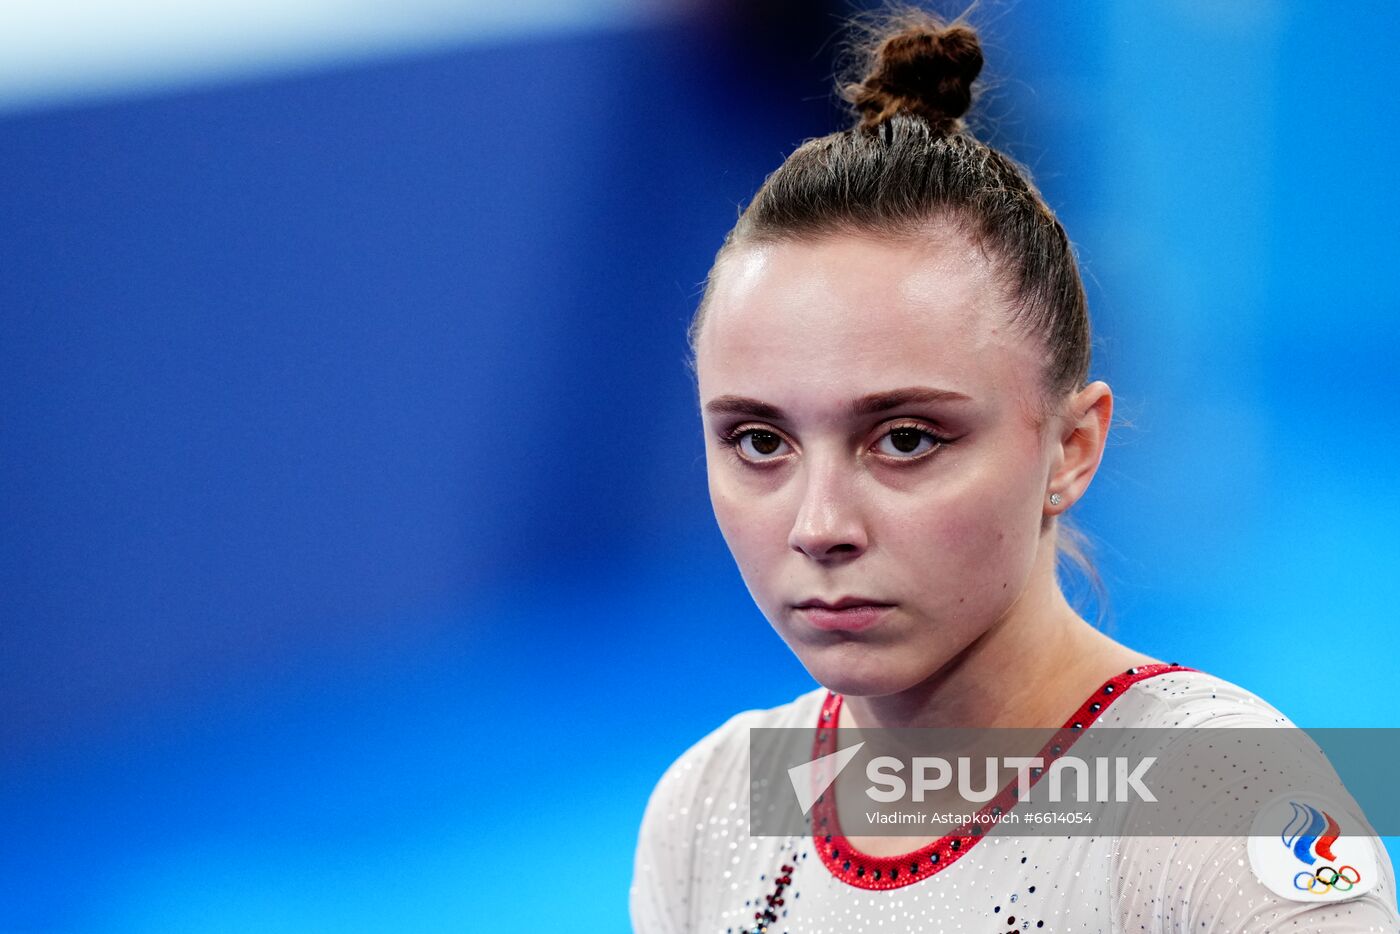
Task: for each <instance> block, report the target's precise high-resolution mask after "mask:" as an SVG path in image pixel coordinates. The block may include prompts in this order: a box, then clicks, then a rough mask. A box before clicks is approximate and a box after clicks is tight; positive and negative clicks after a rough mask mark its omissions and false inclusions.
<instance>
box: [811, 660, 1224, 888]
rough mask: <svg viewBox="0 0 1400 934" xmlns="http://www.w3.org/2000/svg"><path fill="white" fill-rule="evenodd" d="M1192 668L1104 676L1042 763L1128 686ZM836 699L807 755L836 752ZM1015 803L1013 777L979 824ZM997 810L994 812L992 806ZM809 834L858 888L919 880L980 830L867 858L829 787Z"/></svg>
mask: <svg viewBox="0 0 1400 934" xmlns="http://www.w3.org/2000/svg"><path fill="white" fill-rule="evenodd" d="M1195 670H1196V669H1194V668H1187V667H1185V666H1184V665H1174V664H1173V665H1161V664H1159V665H1143V666H1141V667H1138V668H1129V669H1128V670H1127V671H1125V672H1123V673H1122V674H1119V675H1114V676H1113V677H1112V678H1109V679H1108V680H1107V681H1105V682H1104V683H1103V684H1101V685H1100V686H1099V687H1098V689H1097V690H1095V691H1094V693H1093V694H1090V695H1089V697H1088V698H1087V699H1086V700H1085V701H1084V703H1082V704H1080V705H1079V709H1078V710H1076V711H1075V712H1074V714H1073V715H1072V716H1071V717H1070V718H1069V719H1068V720H1066V721H1065V725H1064V726H1062V727H1061V728H1060V729H1059V730H1058V731H1057V732H1056V733H1055V735H1054V736H1052V737H1051V738H1050V739H1049V740H1048V741H1047V742H1046V744H1045V746H1044V748H1042V749H1041V755H1042V756H1043V757H1044V758H1045V764H1046V767H1048V766H1049V764H1050V763H1051V762H1053V761H1055V759H1057V758H1059V757H1060V756H1062V755H1064V751H1065V750H1066V749H1068V748H1069V747H1070V746H1071V745H1073V744H1074V741H1075V740H1076V739H1078V738H1079V735H1080V731H1081V730H1083V729H1085V728H1087V727H1088V726H1089V725H1091V724H1092V723H1093V722H1094V721H1095V720H1097V719H1098V718H1099V717H1100V716H1102V715H1103V712H1104V711H1105V710H1107V709H1108V707H1109V705H1110V704H1112V703H1113V702H1114V701H1115V700H1117V699H1118V698H1119V697H1121V696H1122V695H1123V692H1124V691H1126V690H1127V689H1128V688H1129V687H1131V686H1132V685H1134V684H1137V683H1138V682H1139V681H1142V680H1145V679H1147V678H1152V677H1156V676H1157V675H1163V674H1167V673H1168V672H1173V671H1195ZM841 700H842V698H841V695H840V694H833V693H831V692H827V695H826V700H825V701H824V702H823V703H822V710H821V716H820V718H819V719H818V721H817V735H816V738H815V739H814V740H813V742H812V758H813V759H816V758H818V757H820V756H825V755H830V754H831V753H833V752H835V751H836V731H835V730H833V729H829V727H830V726H831V725H832V724H835V723H838V722H840V721H839V720H838V714H839V713H840V711H841ZM1056 745H1058V746H1059V747H1060V751H1059V752H1058V753H1057V752H1054V751H1053V748H1054V747H1055V746H1056ZM1015 805H1016V783H1015V782H1014V781H1013V782H1011V783H1010V784H1008V785H1007V786H1006V787H1005V788H1003V789H1001V791H999V792H998V793H997V795H996V797H994V798H992V800H990V801H988V802H987V803H986V804H985V805H983V806H982V808H981V809H980V810H979V811H978V814H984V815H988V817H990V819H991V823H990V824H987V825H985V826H991V825H992V824H995V823H996V822H997V820H998V819H999V817H1000V815H1001V814H1004V813H1006V812H1007V811H1009V810H1011V808H1013V807H1015ZM998 808H999V809H1000V810H997V809H998ZM812 834H813V840H814V843H815V846H816V850H817V855H818V856H820V857H821V861H822V863H824V864H825V865H826V868H827V869H828V870H830V871H831V874H832V875H833V876H835V877H836V878H837V879H839V880H841V881H842V882H845V883H847V884H849V885H853V886H855V887H856V888H861V889H897V888H900V887H902V886H906V885H910V884H912V883H914V882H918V881H919V880H920V879H927V878H928V877H929V876H932V875H934V874H935V873H938V872H940V871H941V870H943V869H944V868H945V867H947V866H950V865H952V864H953V863H954V862H956V861H957V860H958V859H959V858H960V857H961V856H962V855H963V854H965V853H966V852H967V851H968V850H970V849H972V848H973V847H974V846H975V845H976V844H977V842H978V841H979V840H981V839H982V835H981V834H948V835H947V836H944V837H939V838H938V839H937V840H935V841H933V842H932V843H930V844H928V845H926V846H923V847H920V848H919V849H917V850H913V851H911V852H908V853H903V854H900V855H897V856H872V855H870V854H868V853H862V852H861V851H860V850H857V849H856V848H855V847H854V846H852V845H851V842H850V841H849V840H847V839H846V837H845V836H843V835H842V833H841V823H840V821H839V820H838V819H837V815H836V809H835V795H834V794H832V790H831V789H827V792H826V793H824V794H823V795H821V797H819V798H817V802H816V805H815V806H814V807H813V808H812Z"/></svg>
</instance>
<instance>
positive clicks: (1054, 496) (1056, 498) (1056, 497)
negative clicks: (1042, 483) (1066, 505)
mask: <svg viewBox="0 0 1400 934" xmlns="http://www.w3.org/2000/svg"><path fill="white" fill-rule="evenodd" d="M1050 505H1051V506H1058V505H1060V494H1059V493H1051V494H1050Z"/></svg>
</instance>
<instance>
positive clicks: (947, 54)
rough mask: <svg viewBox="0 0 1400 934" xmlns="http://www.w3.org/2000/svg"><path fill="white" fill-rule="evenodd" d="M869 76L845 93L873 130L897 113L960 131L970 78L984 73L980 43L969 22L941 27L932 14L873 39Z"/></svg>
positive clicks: (968, 100) (969, 98)
mask: <svg viewBox="0 0 1400 934" xmlns="http://www.w3.org/2000/svg"><path fill="white" fill-rule="evenodd" d="M868 61H869V66H868V68H867V71H866V76H865V80H864V81H861V82H860V83H859V84H852V85H849V86H848V87H847V88H846V90H845V95H844V96H845V97H846V99H847V100H848V101H850V103H851V104H852V105H853V106H854V108H855V111H856V113H857V115H858V116H859V118H860V121H859V124H858V126H859V128H860V129H869V128H871V127H875V126H878V125H880V124H881V123H883V122H884V121H886V120H888V119H889V118H890V117H892V116H894V115H895V114H897V113H909V114H913V115H915V116H919V117H922V118H924V120H926V121H928V123H929V124H930V125H931V126H933V127H934V128H936V129H939V130H942V131H944V132H956V131H957V130H959V129H961V127H962V124H961V121H960V118H961V117H962V115H963V114H965V113H967V110H968V108H969V107H970V106H971V105H972V82H973V81H975V80H977V76H978V75H979V74H980V73H981V72H982V45H981V43H980V42H978V41H977V33H976V32H975V31H973V30H972V29H971V28H970V27H968V26H947V27H945V26H943V25H942V23H941V22H939V21H938V20H936V19H934V18H933V17H932V16H928V15H925V16H924V17H921V18H920V19H919V21H917V22H914V23H911V24H908V25H905V26H904V27H903V28H901V29H899V30H898V31H897V32H893V33H889V34H885V35H883V36H876V37H874V41H873V48H872V49H871V51H870V52H869V53H868Z"/></svg>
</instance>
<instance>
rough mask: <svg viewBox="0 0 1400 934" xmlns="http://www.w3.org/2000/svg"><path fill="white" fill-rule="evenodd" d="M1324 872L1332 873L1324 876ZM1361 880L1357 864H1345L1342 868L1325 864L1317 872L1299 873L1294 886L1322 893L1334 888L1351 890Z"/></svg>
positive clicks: (1305, 890) (1298, 888) (1342, 890)
mask: <svg viewBox="0 0 1400 934" xmlns="http://www.w3.org/2000/svg"><path fill="white" fill-rule="evenodd" d="M1348 870H1350V871H1351V875H1347V871H1348ZM1323 873H1330V876H1324V875H1323ZM1305 879H1306V880H1307V882H1306V884H1304V882H1303V880H1305ZM1360 881H1361V873H1360V872H1358V871H1357V869H1356V867H1355V866H1343V867H1342V868H1341V869H1333V868H1332V867H1331V866H1323V867H1322V868H1321V869H1319V870H1318V871H1317V873H1316V874H1313V873H1311V872H1307V871H1303V872H1300V873H1298V874H1297V875H1296V876H1294V877H1293V887H1294V888H1295V889H1297V890H1298V891H1300V892H1311V893H1312V894H1313V895H1321V894H1322V893H1323V892H1330V891H1332V890H1333V889H1336V890H1337V891H1338V892H1350V891H1351V889H1352V887H1353V886H1354V885H1356V883H1358V882H1360ZM1343 883H1345V884H1343ZM1319 886H1320V888H1319Z"/></svg>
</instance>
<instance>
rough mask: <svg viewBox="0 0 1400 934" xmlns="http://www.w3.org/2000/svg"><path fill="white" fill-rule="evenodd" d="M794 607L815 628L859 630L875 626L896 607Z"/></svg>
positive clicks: (874, 605) (871, 605)
mask: <svg viewBox="0 0 1400 934" xmlns="http://www.w3.org/2000/svg"><path fill="white" fill-rule="evenodd" d="M794 609H795V610H796V611H797V613H798V614H799V615H800V616H801V617H802V618H803V619H805V620H806V621H807V623H808V624H809V625H811V626H812V627H813V628H814V629H822V630H826V631H832V630H841V631H843V632H859V631H861V630H862V629H869V628H870V627H871V626H874V625H875V624H876V623H878V622H879V621H880V620H881V619H883V618H884V616H885V614H886V613H888V612H889V611H890V610H892V609H894V607H893V606H888V605H877V604H869V603H867V604H863V605H861V606H852V607H847V608H845V609H844V610H832V609H828V608H826V607H817V606H799V607H795V608H794Z"/></svg>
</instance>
